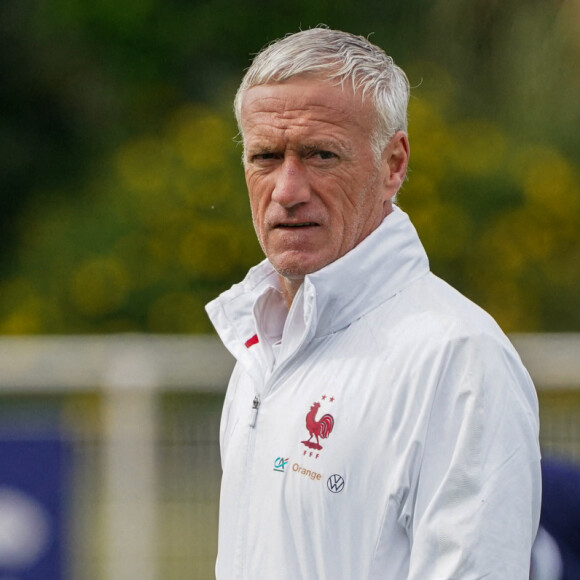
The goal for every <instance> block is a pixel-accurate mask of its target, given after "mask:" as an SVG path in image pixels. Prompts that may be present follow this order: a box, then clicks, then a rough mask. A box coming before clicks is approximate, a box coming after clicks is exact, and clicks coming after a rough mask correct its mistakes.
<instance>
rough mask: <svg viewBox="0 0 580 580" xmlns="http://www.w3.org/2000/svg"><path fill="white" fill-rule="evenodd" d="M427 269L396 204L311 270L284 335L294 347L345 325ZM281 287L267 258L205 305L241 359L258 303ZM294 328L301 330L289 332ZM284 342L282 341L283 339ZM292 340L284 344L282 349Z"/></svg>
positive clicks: (415, 237)
mask: <svg viewBox="0 0 580 580" xmlns="http://www.w3.org/2000/svg"><path fill="white" fill-rule="evenodd" d="M428 271H429V262H428V259H427V255H426V253H425V250H424V249H423V246H422V245H421V242H420V241H419V237H418V235H417V232H416V230H415V228H414V227H413V225H412V224H411V221H410V220H409V217H408V216H407V214H406V213H404V212H403V211H402V210H401V209H399V208H398V207H396V206H395V208H394V211H393V212H392V213H390V214H389V215H388V216H387V217H386V218H385V219H384V220H383V222H382V224H381V225H380V226H379V227H378V228H377V229H376V230H375V231H373V232H372V233H371V234H370V235H369V236H368V237H367V238H365V239H364V240H363V241H362V242H361V243H360V244H359V245H358V246H357V247H356V248H354V249H353V250H351V251H350V252H348V253H347V254H346V255H344V256H343V257H342V258H340V259H339V260H337V261H335V262H333V263H332V264H329V265H328V266H326V267H325V268H323V269H321V270H319V271H318V272H314V273H313V274H309V275H307V276H306V277H305V280H304V283H303V285H302V287H301V288H300V291H299V292H298V293H297V295H296V297H295V298H294V302H293V303H292V308H291V309H290V312H289V314H288V318H287V320H286V326H285V330H284V341H285V340H286V335H291V336H293V337H294V339H293V340H291V341H290V342H291V343H293V344H292V348H291V349H290V350H294V347H297V346H298V344H299V343H303V342H304V341H305V340H308V339H311V338H313V337H315V336H324V335H326V334H330V333H333V332H336V331H338V330H340V329H341V328H344V327H346V326H348V325H349V324H351V323H352V322H354V321H355V320H357V319H358V318H360V317H361V316H363V315H365V314H366V313H368V312H370V311H371V310H373V309H374V308H376V307H377V306H379V305H380V304H381V303H383V302H385V301H387V300H389V299H390V298H391V297H393V296H394V295H395V294H397V293H398V292H400V291H401V290H403V289H404V288H405V287H406V286H408V285H409V284H411V283H412V282H413V281H415V280H416V279H418V278H420V277H421V276H423V275H425V274H426V273H427V272H428ZM279 291H280V284H279V281H278V276H277V274H276V272H275V270H274V269H273V267H272V265H271V264H270V263H269V261H268V260H264V261H263V262H261V263H260V264H258V266H256V267H254V268H252V269H251V270H250V271H249V273H248V275H247V276H246V278H245V279H244V281H243V282H241V283H240V284H236V285H234V286H233V287H232V288H231V289H230V290H228V291H226V292H224V293H223V294H222V295H220V296H219V297H218V298H217V299H216V300H214V301H213V302H210V303H209V304H208V305H207V307H206V309H207V312H208V314H209V316H210V319H211V320H212V322H213V324H214V326H215V327H216V330H217V331H218V333H219V335H220V337H221V339H222V340H223V342H224V344H225V345H226V347H227V348H228V349H229V350H230V351H231V352H232V354H233V355H234V356H235V357H236V358H238V359H240V357H244V351H246V350H247V348H246V347H245V343H246V341H248V339H250V338H251V337H252V336H254V334H255V333H256V332H257V326H259V325H260V324H262V322H261V321H260V320H256V316H258V317H259V313H258V312H257V309H256V306H257V305H258V304H259V303H261V302H264V301H265V300H266V296H267V295H268V294H271V293H273V292H279ZM292 328H294V329H299V331H298V333H297V332H295V331H294V332H291V331H292ZM284 341H283V342H284ZM288 347H290V345H289V344H287V345H285V347H284V351H285V353H286V354H290V353H289V352H288V350H289V348H288Z"/></svg>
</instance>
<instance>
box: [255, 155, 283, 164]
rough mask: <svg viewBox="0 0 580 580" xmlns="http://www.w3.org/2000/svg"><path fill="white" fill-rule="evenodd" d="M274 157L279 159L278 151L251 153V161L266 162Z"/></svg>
mask: <svg viewBox="0 0 580 580" xmlns="http://www.w3.org/2000/svg"><path fill="white" fill-rule="evenodd" d="M274 159H278V155H277V154H276V153H255V154H254V155H250V163H264V162H268V161H272V160H274Z"/></svg>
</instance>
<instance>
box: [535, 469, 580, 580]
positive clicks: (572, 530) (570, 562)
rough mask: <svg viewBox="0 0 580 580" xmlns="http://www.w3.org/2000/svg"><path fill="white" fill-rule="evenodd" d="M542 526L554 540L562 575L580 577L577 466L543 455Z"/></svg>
mask: <svg viewBox="0 0 580 580" xmlns="http://www.w3.org/2000/svg"><path fill="white" fill-rule="evenodd" d="M542 478H543V490H542V514H541V518H540V523H541V525H542V527H543V528H544V529H545V530H546V531H547V532H548V533H549V534H550V535H551V536H552V538H554V540H556V543H557V545H558V548H559V551H560V555H561V558H562V563H563V567H564V575H563V577H562V580H578V579H580V467H578V466H577V465H575V464H573V463H569V462H564V461H559V460H554V459H544V460H543V462H542Z"/></svg>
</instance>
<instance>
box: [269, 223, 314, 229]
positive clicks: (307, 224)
mask: <svg viewBox="0 0 580 580" xmlns="http://www.w3.org/2000/svg"><path fill="white" fill-rule="evenodd" d="M315 226H318V224H317V223H316V222H301V223H297V224H278V225H277V226H276V227H277V228H288V229H295V228H311V227H315Z"/></svg>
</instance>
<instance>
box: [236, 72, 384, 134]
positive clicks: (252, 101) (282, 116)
mask: <svg viewBox="0 0 580 580" xmlns="http://www.w3.org/2000/svg"><path fill="white" fill-rule="evenodd" d="M372 119H373V110H372V107H371V106H370V104H368V103H365V102H363V100H362V98H361V97H360V95H358V94H356V93H354V92H353V90H352V88H351V87H350V86H349V85H345V86H341V85H336V84H333V83H331V82H330V81H326V80H321V79H315V78H312V77H294V78H292V79H290V80H288V81H285V82H280V83H272V84H267V85H258V86H255V87H252V88H251V89H249V90H248V91H246V94H245V95H244V98H243V101H242V109H241V124H242V130H243V133H244V137H245V138H250V139H251V138H256V137H264V136H268V135H270V136H279V135H280V134H281V133H283V134H300V135H306V134H312V133H317V132H323V133H324V132H329V133H333V132H335V133H340V132H347V133H351V132H354V133H355V134H356V133H358V132H364V133H365V134H368V131H369V130H370V129H371V124H372Z"/></svg>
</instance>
